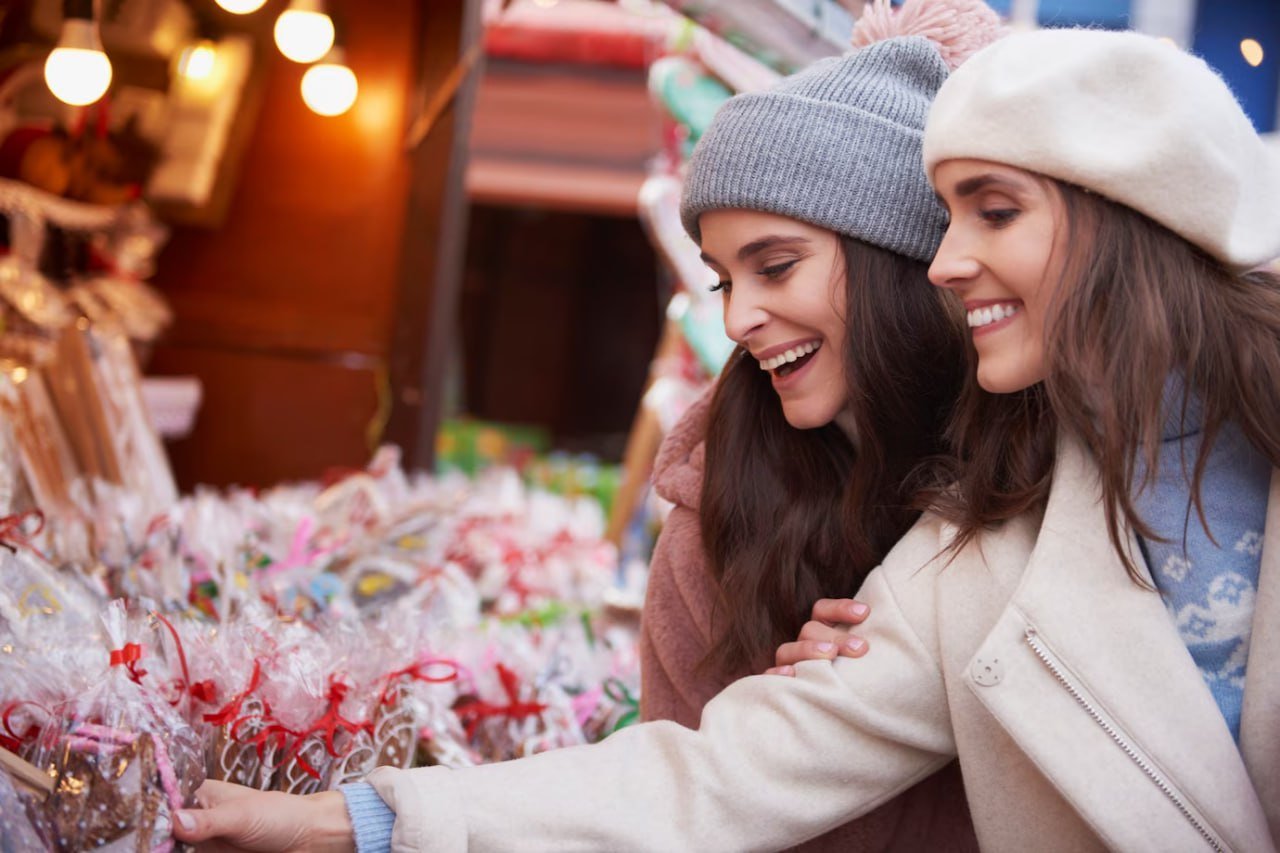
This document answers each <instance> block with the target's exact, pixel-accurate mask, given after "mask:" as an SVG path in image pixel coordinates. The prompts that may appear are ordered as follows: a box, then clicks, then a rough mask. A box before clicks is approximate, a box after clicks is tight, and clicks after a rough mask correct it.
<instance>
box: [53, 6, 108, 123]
mask: <svg viewBox="0 0 1280 853" xmlns="http://www.w3.org/2000/svg"><path fill="white" fill-rule="evenodd" d="M44 81H45V83H46V84H48V86H49V91H51V92H53V95H54V97H55V98H57V99H58V100H59V101H62V102H63V103H64V104H70V105H71V106H73V107H83V106H85V105H86V104H92V103H93V102H94V101H96V100H98V99H99V98H101V97H102V96H103V95H105V94H106V92H107V89H108V88H109V87H110V86H111V60H109V59H107V55H106V54H105V53H103V52H102V42H101V41H100V40H99V39H98V26H97V24H95V23H94V22H93V21H90V20H87V19H85V18H66V19H65V20H63V22H62V34H61V35H60V36H59V37H58V44H57V46H56V47H55V48H54V49H53V51H52V52H51V53H50V54H49V58H48V59H46V60H45V62H44Z"/></svg>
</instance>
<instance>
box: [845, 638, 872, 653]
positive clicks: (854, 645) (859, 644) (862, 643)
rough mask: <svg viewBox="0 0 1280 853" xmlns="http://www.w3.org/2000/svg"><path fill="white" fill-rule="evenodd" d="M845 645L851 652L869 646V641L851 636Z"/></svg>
mask: <svg viewBox="0 0 1280 853" xmlns="http://www.w3.org/2000/svg"><path fill="white" fill-rule="evenodd" d="M845 646H846V647H847V648H848V649H849V651H851V652H860V651H862V650H863V649H865V648H866V647H867V641H866V640H862V639H859V638H858V637H850V638H849V641H848V642H846V643H845Z"/></svg>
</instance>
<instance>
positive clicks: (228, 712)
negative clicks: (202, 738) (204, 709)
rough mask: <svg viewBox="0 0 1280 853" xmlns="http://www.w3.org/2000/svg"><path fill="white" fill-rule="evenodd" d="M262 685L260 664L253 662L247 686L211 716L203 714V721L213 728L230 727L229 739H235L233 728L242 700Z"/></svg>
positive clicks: (236, 722) (236, 723) (257, 661)
mask: <svg viewBox="0 0 1280 853" xmlns="http://www.w3.org/2000/svg"><path fill="white" fill-rule="evenodd" d="M261 683H262V662H261V661H259V660H254V662H253V675H251V676H249V686H248V687H246V688H245V689H244V690H242V691H241V692H239V693H237V694H236V695H235V696H232V697H231V700H230V701H229V702H227V704H225V705H223V706H222V707H221V708H219V709H218V710H217V711H214V712H213V713H212V714H205V715H204V721H205V722H206V723H212V724H213V725H215V726H218V727H222V726H227V725H230V726H232V731H231V733H230V734H231V737H233V738H234V737H235V730H234V727H235V726H236V725H238V724H239V723H240V719H238V718H239V717H240V706H241V705H243V704H244V700H245V699H248V698H249V694H251V693H252V692H253V691H255V690H257V689H258V685H259V684H261Z"/></svg>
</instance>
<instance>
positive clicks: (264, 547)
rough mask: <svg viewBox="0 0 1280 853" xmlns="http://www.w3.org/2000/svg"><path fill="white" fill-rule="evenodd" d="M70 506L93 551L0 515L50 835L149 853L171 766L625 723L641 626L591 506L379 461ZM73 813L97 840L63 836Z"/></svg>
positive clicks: (476, 754) (12, 660)
mask: <svg viewBox="0 0 1280 853" xmlns="http://www.w3.org/2000/svg"><path fill="white" fill-rule="evenodd" d="M78 504H79V505H80V506H81V507H83V512H82V516H83V519H82V522H81V523H80V525H79V526H77V525H71V526H70V528H73V529H76V530H83V531H87V541H88V542H89V543H90V548H89V553H90V556H89V558H88V559H85V558H84V556H83V554H84V553H86V552H85V551H84V549H83V547H82V543H81V544H77V542H78V541H79V540H74V541H73V539H74V537H72V538H69V537H67V536H65V535H57V536H51V535H48V532H47V530H46V531H44V532H41V533H40V534H39V535H36V525H35V522H36V521H37V520H38V519H37V518H36V517H34V516H32V517H27V518H26V519H25V520H24V519H21V518H19V517H14V518H13V519H11V521H13V522H14V525H15V526H14V527H13V531H14V532H15V535H16V534H17V533H21V532H22V531H25V532H26V533H27V534H30V536H28V537H27V541H25V542H18V541H13V542H10V543H9V544H10V545H11V547H13V548H14V553H8V552H4V553H0V561H7V562H8V563H10V564H11V565H8V566H4V567H3V568H5V571H4V572H3V573H2V574H0V619H2V620H3V621H0V633H2V634H3V636H0V641H2V642H0V648H5V649H11V653H8V654H7V656H0V703H6V704H7V705H11V706H12V708H13V713H12V715H11V721H12V724H13V728H14V732H15V733H16V734H17V735H19V736H20V738H16V739H15V740H16V741H17V744H16V745H18V746H19V747H20V748H22V749H24V750H25V751H26V754H28V755H29V756H31V757H33V758H38V759H39V761H40V762H41V766H42V767H45V768H47V769H50V770H51V771H52V772H54V773H58V774H61V775H60V777H59V778H64V779H67V780H70V781H69V782H68V787H67V788H66V790H63V791H61V793H59V794H58V795H57V796H56V797H54V798H51V800H50V803H51V805H49V806H47V807H46V808H45V810H44V811H43V812H41V813H42V814H44V815H45V820H44V823H43V824H41V826H42V831H43V832H45V833H46V834H47V836H48V838H49V839H50V842H49V843H50V845H51V846H53V847H55V848H59V849H68V848H69V847H70V846H73V844H81V843H88V844H91V845H96V846H104V847H107V848H108V849H111V848H114V847H118V848H119V849H123V848H124V847H128V849H143V848H146V849H154V848H157V847H160V846H162V845H163V844H164V843H165V842H164V838H165V832H166V830H167V823H166V821H167V820H168V815H169V814H171V811H172V808H174V806H173V802H174V801H173V798H172V797H171V796H169V793H170V789H172V785H171V786H170V789H166V787H165V785H166V782H165V778H166V776H165V773H166V771H164V770H163V769H162V768H163V767H164V766H166V761H167V762H168V763H169V764H171V765H173V766H174V768H175V775H174V777H173V778H175V779H177V780H178V787H177V789H176V790H178V792H179V793H180V794H182V795H183V796H185V795H187V794H189V793H190V787H191V784H193V783H194V781H195V780H198V779H199V778H200V777H201V776H203V775H205V774H207V776H208V777H210V778H216V779H222V780H227V781H233V782H237V783H240V784H246V785H251V786H253V787H257V788H261V789H273V790H286V791H292V792H299V793H304V792H309V791H317V790H322V789H326V788H332V787H335V786H337V785H339V784H342V783H343V782H345V781H350V780H354V779H359V778H362V777H363V776H364V775H366V774H367V773H368V772H369V771H370V770H372V769H373V768H374V767H376V766H380V765H394V766H400V767H408V766H412V765H414V764H421V763H439V764H446V765H451V766H465V765H468V764H476V763H481V762H485V761H494V760H500V759H502V758H505V757H510V756H515V755H523V754H528V753H530V752H537V751H541V750H545V749H551V748H556V747H560V746H565V745H569V744H575V743H585V742H591V741H593V740H598V739H599V738H601V737H604V736H607V735H608V734H609V733H610V732H611V731H613V730H614V729H615V728H616V727H617V726H618V725H619V724H620V723H621V722H622V721H623V720H624V718H626V717H627V715H628V714H630V715H631V717H632V718H633V717H634V705H635V701H634V696H635V693H636V690H635V685H636V679H635V669H634V659H635V652H634V637H633V636H632V635H631V634H630V633H629V632H630V630H631V629H630V628H622V627H619V626H612V625H610V623H608V622H607V621H606V620H604V619H603V618H602V611H601V609H600V607H599V603H600V601H601V600H602V599H603V597H604V593H605V592H606V591H607V590H608V588H609V587H610V584H611V583H612V582H613V580H614V575H615V572H616V557H615V556H614V551H613V549H612V547H611V546H609V545H608V544H606V543H604V542H603V541H602V540H601V538H600V533H601V530H602V527H603V514H602V512H601V511H600V508H599V505H598V504H597V503H596V502H595V501H593V500H591V499H589V498H586V497H580V498H573V499H570V498H566V497H564V496H560V495H552V494H547V493H544V492H541V491H538V490H531V489H529V488H528V487H527V486H526V485H525V484H524V483H522V482H521V480H520V479H519V477H518V476H517V475H516V474H515V473H514V472H503V471H494V472H490V473H488V474H486V475H485V476H484V477H482V478H480V479H478V480H475V481H471V480H467V479H465V478H462V477H460V476H457V477H454V476H449V477H429V476H424V475H408V474H405V473H404V472H403V471H401V470H400V468H399V466H398V460H397V459H396V457H395V455H394V454H393V453H389V452H384V453H381V454H379V456H377V457H375V460H374V463H373V464H372V465H370V467H369V468H368V469H367V470H365V471H361V472H353V473H350V474H349V475H347V476H345V477H343V478H342V479H340V480H339V481H337V482H334V483H332V484H330V485H329V486H327V487H325V486H321V485H320V484H314V483H307V484H298V485H293V486H285V487H281V488H277V489H273V490H270V491H268V492H264V493H261V494H254V493H250V492H247V491H243V490H232V491H228V492H225V493H214V492H212V491H201V492H199V493H197V494H196V495H193V496H191V497H188V498H184V499H182V500H180V501H178V502H177V503H175V504H174V505H172V506H171V507H169V508H168V509H166V510H164V511H163V512H160V513H152V512H151V511H150V510H149V509H148V504H147V500H146V499H145V498H144V497H141V496H138V495H136V494H134V493H132V492H131V491H130V490H129V489H128V488H127V487H126V486H123V485H116V486H113V487H105V486H103V485H102V484H98V487H97V488H95V489H94V490H93V493H92V494H89V493H87V492H86V493H85V494H83V495H81V496H80V498H79V499H78ZM68 548H71V549H73V550H74V551H75V552H76V554H78V555H80V556H77V557H76V558H75V559H63V557H62V554H63V552H64V549H68ZM37 549H44V550H45V551H47V552H49V556H50V557H52V558H53V559H54V560H56V561H57V562H58V563H62V564H63V565H62V566H61V567H60V568H56V569H55V568H54V565H55V564H54V563H51V562H46V561H44V560H43V559H41V558H40V557H39V556H38V554H37V553H36V551H37ZM24 596H25V598H24ZM108 596H121V597H123V598H124V599H127V601H128V602H131V603H132V604H131V605H129V606H130V610H129V612H130V613H131V614H132V618H131V619H128V620H126V619H124V615H123V614H124V613H125V607H126V605H125V604H124V603H123V602H117V603H110V604H109V603H108ZM104 613H105V614H106V615H107V616H108V618H107V619H106V620H105V621H104V620H103V619H102V618H101V617H102V615H103V614H104ZM32 673H41V674H48V675H49V676H50V677H49V681H50V682H51V684H48V683H45V684H41V683H38V679H37V680H36V681H34V682H33V680H32V679H31V678H29V677H28V676H30V675H31V674H32ZM118 709H125V711H124V712H123V713H124V717H123V718H122V717H121V716H120V714H121V712H120V711H119V710H118ZM175 744H179V745H180V746H175ZM175 749H177V750H178V751H179V752H180V756H175V755H174V754H173V753H174V751H175ZM108 759H110V761H114V762H116V763H115V764H110V761H108ZM179 766H181V767H183V768H186V769H184V770H180V771H179V770H178V769H177V768H178V767H179ZM112 767H115V768H116V770H124V769H127V768H130V767H132V768H135V769H134V770H133V771H130V772H125V773H117V774H116V775H112V773H111V768H112ZM191 768H194V769H191ZM72 789H75V790H74V791H73V790H72ZM86 790H95V791H97V792H98V794H96V795H95V796H94V798H89V797H82V796H81V794H83V792H84V791H86ZM76 791H78V792H80V793H79V794H77V793H75V792H76ZM109 792H115V794H112V795H111V796H116V798H117V799H118V800H122V801H127V802H128V803H129V808H131V809H132V810H133V811H134V812H136V813H137V814H139V815H142V816H143V818H142V819H141V822H139V821H134V822H133V823H131V824H129V825H128V826H126V827H125V828H123V829H122V828H120V827H116V829H117V830H120V833H121V834H120V835H118V836H113V835H112V834H111V832H110V831H109V830H110V828H111V827H110V826H109V825H108V823H104V822H102V821H97V819H96V817H95V815H96V814H98V813H100V812H101V811H102V809H101V808H100V806H102V805H103V804H104V803H103V801H102V800H100V799H98V798H99V797H103V798H105V797H108V794H109ZM110 808H111V805H110V804H109V803H108V804H107V810H110ZM82 820H83V821H84V822H85V824H86V827H85V830H84V831H85V832H86V833H89V835H90V836H91V837H90V838H89V840H88V841H86V840H85V839H84V838H78V839H75V840H74V841H66V840H65V838H67V837H68V836H67V833H69V832H71V831H72V828H73V827H77V828H78V826H79V823H80V821H82ZM116 822H117V823H118V822H119V821H118V820H117V821H116ZM58 837H63V838H64V841H61V842H59V841H56V840H54V839H56V838H58ZM99 841H101V845H98V842H99ZM148 845H149V846H148Z"/></svg>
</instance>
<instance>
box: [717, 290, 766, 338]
mask: <svg viewBox="0 0 1280 853" xmlns="http://www.w3.org/2000/svg"><path fill="white" fill-rule="evenodd" d="M762 295H763V294H762V293H761V289H760V288H757V287H752V286H751V285H750V284H749V283H748V284H745V285H743V286H739V287H734V289H733V290H731V291H729V292H728V293H726V294H725V296H724V331H725V334H727V335H728V336H729V337H730V339H732V340H733V341H734V342H735V343H739V344H742V345H744V346H745V345H746V344H747V341H748V339H749V338H750V337H751V336H752V335H753V334H754V333H755V332H757V331H759V330H760V329H761V328H762V327H763V326H764V324H765V323H767V322H768V321H769V310H768V308H767V306H766V305H765V304H764V300H763V299H762V298H761V297H762Z"/></svg>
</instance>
